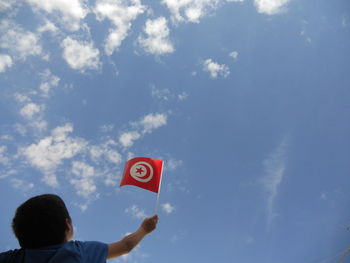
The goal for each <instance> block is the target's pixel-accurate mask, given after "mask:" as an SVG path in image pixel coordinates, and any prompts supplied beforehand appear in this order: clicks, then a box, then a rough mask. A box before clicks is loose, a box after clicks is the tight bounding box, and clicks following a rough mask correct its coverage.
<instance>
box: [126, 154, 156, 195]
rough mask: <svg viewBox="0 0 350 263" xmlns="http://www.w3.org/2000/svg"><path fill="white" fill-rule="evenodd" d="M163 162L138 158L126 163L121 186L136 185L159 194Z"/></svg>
mask: <svg viewBox="0 0 350 263" xmlns="http://www.w3.org/2000/svg"><path fill="white" fill-rule="evenodd" d="M162 170H163V161H162V160H157V159H151V158H146V157H136V158H133V159H130V160H129V161H127V162H126V164H125V168H124V172H123V178H122V181H121V182H120V186H123V185H135V186H138V187H141V188H143V189H146V190H149V191H152V192H155V193H158V192H159V186H160V182H161V180H162Z"/></svg>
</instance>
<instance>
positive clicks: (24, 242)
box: [0, 194, 158, 263]
mask: <svg viewBox="0 0 350 263" xmlns="http://www.w3.org/2000/svg"><path fill="white" fill-rule="evenodd" d="M157 222H158V216H157V215H154V216H153V217H150V218H146V219H145V220H144V221H143V222H142V224H141V226H140V227H139V229H138V230H137V231H135V232H134V233H132V234H130V235H128V236H126V237H124V238H123V239H122V240H120V241H117V242H114V243H111V244H105V243H101V242H96V241H88V242H81V241H71V240H72V238H73V226H72V220H71V218H70V216H69V213H68V210H67V208H66V205H65V203H64V202H63V200H62V199H61V198H60V197H59V196H57V195H53V194H44V195H39V196H35V197H32V198H30V199H28V200H27V201H26V202H24V203H23V204H22V205H20V206H19V207H18V208H17V210H16V214H15V217H14V218H13V220H12V228H13V232H14V233H15V235H16V237H17V239H18V242H19V244H20V246H21V249H16V250H10V251H7V252H4V253H0V263H78V262H81V263H104V262H106V259H110V258H115V257H118V256H121V255H123V254H126V253H129V252H130V251H131V250H132V249H133V248H134V247H135V246H136V245H137V244H138V243H139V242H140V241H141V240H142V239H143V238H144V237H145V236H146V235H147V234H149V233H151V232H152V231H153V230H154V229H155V228H156V225H157Z"/></svg>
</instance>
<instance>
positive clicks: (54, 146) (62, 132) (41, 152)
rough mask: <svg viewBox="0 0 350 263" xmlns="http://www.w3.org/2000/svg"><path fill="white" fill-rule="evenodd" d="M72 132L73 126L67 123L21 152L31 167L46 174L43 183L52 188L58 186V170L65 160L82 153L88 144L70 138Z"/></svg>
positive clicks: (79, 139) (78, 139) (81, 140)
mask: <svg viewBox="0 0 350 263" xmlns="http://www.w3.org/2000/svg"><path fill="white" fill-rule="evenodd" d="M72 132H73V125H72V124H70V123H66V124H65V125H63V126H59V127H56V128H55V129H53V130H52V131H51V136H47V137H45V138H43V139H41V140H40V141H39V142H37V143H33V144H31V145H29V146H27V147H23V148H21V150H20V153H21V154H22V155H23V156H24V157H25V158H26V159H27V161H28V163H29V164H30V165H31V166H33V167H36V168H38V169H39V170H41V171H42V172H43V173H44V177H43V181H44V182H45V183H46V184H48V185H50V186H52V187H57V186H58V181H57V177H56V174H55V172H56V168H57V167H58V166H59V165H61V164H62V162H63V161H64V160H65V159H70V158H72V157H74V156H75V155H76V154H78V153H79V152H81V151H82V150H83V149H84V148H85V147H86V145H87V144H88V143H87V141H85V140H84V139H81V138H74V137H70V136H69V134H70V133H72Z"/></svg>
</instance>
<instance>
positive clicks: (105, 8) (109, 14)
mask: <svg viewBox="0 0 350 263" xmlns="http://www.w3.org/2000/svg"><path fill="white" fill-rule="evenodd" d="M145 10H146V7H145V6H144V5H142V4H141V2H140V1H139V0H133V1H114V0H98V1H97V2H96V6H95V8H94V13H95V14H96V17H97V19H98V20H99V21H103V20H104V19H108V20H110V21H111V23H112V24H113V28H111V29H109V33H108V36H107V38H106V40H105V46H104V48H105V53H106V54H107V55H108V56H110V55H112V54H113V53H114V52H115V51H117V50H118V49H119V47H120V45H121V44H122V42H123V40H124V39H125V38H126V37H127V36H128V31H129V29H130V28H131V23H132V21H133V20H135V19H136V18H137V17H138V15H140V14H142V13H143V12H144V11H145Z"/></svg>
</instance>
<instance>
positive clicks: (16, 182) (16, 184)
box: [11, 178, 34, 192]
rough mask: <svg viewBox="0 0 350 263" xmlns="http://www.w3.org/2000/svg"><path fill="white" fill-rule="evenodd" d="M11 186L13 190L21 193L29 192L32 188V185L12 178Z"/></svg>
mask: <svg viewBox="0 0 350 263" xmlns="http://www.w3.org/2000/svg"><path fill="white" fill-rule="evenodd" d="M11 184H12V187H13V188H16V189H18V190H20V191H23V192H26V191H29V190H30V189H33V188H34V184H33V183H28V182H26V181H24V180H21V179H18V178H12V179H11Z"/></svg>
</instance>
